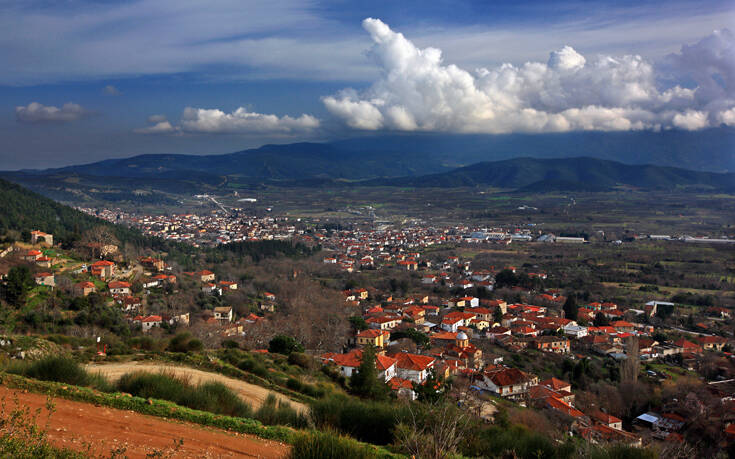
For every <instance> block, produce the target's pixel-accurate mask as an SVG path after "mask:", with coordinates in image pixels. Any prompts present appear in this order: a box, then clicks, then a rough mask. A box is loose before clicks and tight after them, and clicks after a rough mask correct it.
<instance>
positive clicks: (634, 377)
mask: <svg viewBox="0 0 735 459" xmlns="http://www.w3.org/2000/svg"><path fill="white" fill-rule="evenodd" d="M625 355H626V359H625V361H623V364H622V365H621V368H620V380H621V381H622V382H636V381H638V373H639V372H640V369H641V360H640V355H639V352H638V338H637V337H635V336H633V337H630V338H628V342H627V343H625Z"/></svg>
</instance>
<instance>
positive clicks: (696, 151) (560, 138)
mask: <svg viewBox="0 0 735 459" xmlns="http://www.w3.org/2000/svg"><path fill="white" fill-rule="evenodd" d="M582 156H584V157H582ZM730 171H735V129H731V128H718V129H709V130H706V131H698V132H686V131H664V132H649V131H644V132H622V133H601V132H577V133H566V134H543V135H520V134H513V135H496V136H488V135H439V134H419V135H417V134H411V135H399V134H395V135H387V136H366V137H361V138H352V139H346V140H339V141H333V142H327V143H293V144H284V145H265V146H262V147H260V148H255V149H250V150H244V151H239V152H235V153H230V154H224V155H181V154H163V155H160V154H159V155H139V156H133V157H130V158H123V159H108V160H104V161H99V162H96V163H91V164H84V165H76V166H67V167H63V168H56V169H45V170H23V171H12V172H10V171H9V172H0V176H2V177H4V178H6V179H8V180H11V181H14V182H17V183H21V184H23V185H25V186H28V187H29V188H31V189H34V190H35V191H38V192H40V193H42V194H45V195H47V196H51V197H53V198H55V199H60V200H64V201H75V200H77V199H76V198H75V194H76V195H79V194H80V193H81V194H88V193H89V192H93V193H96V195H95V196H96V197H98V198H100V199H102V200H110V201H115V200H143V201H145V200H146V199H154V200H156V201H160V200H161V199H164V200H165V199H168V198H162V197H161V196H155V197H151V196H153V195H151V192H152V191H163V192H167V193H191V192H193V191H211V190H221V189H225V188H226V189H228V190H232V189H238V188H251V189H252V188H254V187H256V188H257V187H262V186H274V185H275V186H306V187H325V186H332V187H335V186H351V185H354V184H355V183H359V184H360V185H365V186H391V185H395V184H397V183H400V184H401V186H414V187H425V186H435V187H456V186H482V185H485V186H495V187H501V188H512V189H517V190H521V191H535V192H542V191H544V190H560V189H563V190H570V191H600V190H604V189H609V188H611V187H613V186H619V185H621V186H631V187H637V188H646V189H674V188H677V187H686V186H699V187H707V188H710V189H713V190H730V189H732V188H733V183H735V180H734V179H733V177H734V176H733V174H732V173H731V172H730ZM76 197H78V196H76Z"/></svg>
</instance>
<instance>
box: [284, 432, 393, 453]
mask: <svg viewBox="0 0 735 459" xmlns="http://www.w3.org/2000/svg"><path fill="white" fill-rule="evenodd" d="M288 457H289V458H290V459H330V458H334V459H344V458H348V457H349V458H351V459H373V458H377V457H381V456H380V455H378V454H377V453H376V452H375V450H374V447H370V446H368V445H361V444H359V443H357V442H355V441H354V440H352V439H350V438H346V437H341V436H339V435H338V434H335V433H332V432H318V431H314V432H309V433H304V434H301V435H299V436H297V437H296V439H295V440H294V443H293V448H291V453H290V454H289V456H288Z"/></svg>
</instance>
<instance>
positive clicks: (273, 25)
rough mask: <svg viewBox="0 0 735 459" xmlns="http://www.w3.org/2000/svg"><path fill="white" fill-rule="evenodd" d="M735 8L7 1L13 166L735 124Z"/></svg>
mask: <svg viewBox="0 0 735 459" xmlns="http://www.w3.org/2000/svg"><path fill="white" fill-rule="evenodd" d="M366 18H376V19H377V21H365V22H364V20H365V19H366ZM733 24H735V6H733V4H732V2H731V1H698V2H681V1H672V2H666V3H665V6H664V4H662V2H646V1H643V2H640V1H638V2H625V1H623V2H621V1H616V2H589V1H562V2H549V1H525V2H521V1H494V2H487V1H442V0H439V1H432V2H426V1H403V2H398V1H373V2H348V1H339V0H335V1H325V2H316V1H315V2H306V1H282V2H278V1H261V2H258V1H252V2H248V1H235V0H232V1H211V2H201V1H198V0H156V1H153V0H131V1H117V2H116V1H78V0H68V1H35V0H24V1H8V0H0V62H3V67H4V68H3V69H2V70H1V71H0V138H2V139H3V141H2V149H1V150H0V169H16V168H25V167H33V168H36V167H38V168H43V167H53V166H60V165H65V164H73V163H79V162H89V161H95V160H99V159H104V158H109V157H122V156H131V155H135V154H142V153H171V152H176V153H202V154H208V153H225V152H230V151H235V150H238V149H243V148H247V147H254V146H258V145H261V144H263V143H269V142H278V143H284V142H292V141H300V140H315V141H322V140H329V139H333V138H344V137H349V136H352V135H364V134H365V133H368V134H372V133H378V134H379V133H383V132H391V131H416V132H423V131H440V132H471V133H490V134H493V133H506V132H528V133H535V132H565V131H572V130H582V129H593V130H630V129H652V130H658V129H703V128H707V127H715V126H719V125H722V124H725V125H731V123H735V102H733V99H735V89H734V88H733V87H732V86H733V82H734V80H733V78H735V70H734V69H733V67H735V58H734V56H735V54H734V51H733V44H732V43H733V38H732V33H731V32H730V31H731V30H732V31H735V27H733ZM715 31H718V32H716V33H715ZM683 45H686V48H682V46H683ZM565 46H568V47H569V48H565ZM434 50H441V58H439V57H438V56H439V54H438V51H434ZM550 53H554V54H550ZM550 56H551V58H550ZM626 56H627V57H626ZM506 63H507V64H510V65H506V66H503V64H506Z"/></svg>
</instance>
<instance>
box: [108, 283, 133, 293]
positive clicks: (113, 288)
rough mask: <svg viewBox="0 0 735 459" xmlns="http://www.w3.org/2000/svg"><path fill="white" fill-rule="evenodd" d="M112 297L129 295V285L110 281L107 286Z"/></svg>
mask: <svg viewBox="0 0 735 459" xmlns="http://www.w3.org/2000/svg"><path fill="white" fill-rule="evenodd" d="M107 288H109V289H110V293H112V294H113V295H130V283H129V282H124V281H112V282H110V283H108V284H107Z"/></svg>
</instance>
